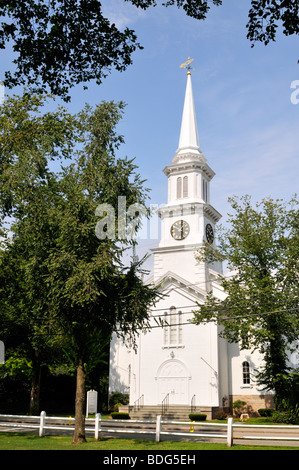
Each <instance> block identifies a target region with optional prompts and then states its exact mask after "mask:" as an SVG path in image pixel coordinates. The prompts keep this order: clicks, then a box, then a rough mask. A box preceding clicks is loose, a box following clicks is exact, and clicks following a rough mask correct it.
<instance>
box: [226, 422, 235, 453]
mask: <svg viewBox="0 0 299 470" xmlns="http://www.w3.org/2000/svg"><path fill="white" fill-rule="evenodd" d="M233 422H234V419H233V418H228V420H227V447H232V445H233Z"/></svg>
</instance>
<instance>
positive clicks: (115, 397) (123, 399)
mask: <svg viewBox="0 0 299 470" xmlns="http://www.w3.org/2000/svg"><path fill="white" fill-rule="evenodd" d="M120 403H121V404H122V405H127V404H128V403H129V396H128V395H125V394H124V393H121V392H114V393H113V394H112V395H111V397H110V398H109V409H110V410H112V411H115V410H114V407H115V405H116V404H120Z"/></svg>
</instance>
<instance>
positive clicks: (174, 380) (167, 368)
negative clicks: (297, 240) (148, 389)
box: [157, 360, 189, 405]
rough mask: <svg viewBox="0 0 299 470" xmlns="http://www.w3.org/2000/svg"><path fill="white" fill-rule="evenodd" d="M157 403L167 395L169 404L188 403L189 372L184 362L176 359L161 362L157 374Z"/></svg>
mask: <svg viewBox="0 0 299 470" xmlns="http://www.w3.org/2000/svg"><path fill="white" fill-rule="evenodd" d="M157 383H158V403H159V404H160V403H162V400H164V398H165V397H166V395H168V397H169V404H170V405H186V404H188V403H189V374H188V371H187V369H186V367H185V366H184V364H183V363H182V362H180V361H178V360H170V361H166V362H165V363H163V364H162V365H161V366H160V367H159V370H158V374H157Z"/></svg>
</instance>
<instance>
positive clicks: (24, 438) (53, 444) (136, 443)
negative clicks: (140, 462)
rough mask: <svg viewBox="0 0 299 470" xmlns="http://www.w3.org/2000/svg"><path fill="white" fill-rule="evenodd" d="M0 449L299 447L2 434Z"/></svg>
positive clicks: (238, 448)
mask: <svg viewBox="0 0 299 470" xmlns="http://www.w3.org/2000/svg"><path fill="white" fill-rule="evenodd" d="M0 450H30V451H33V450H100V451H113V450H118V451H132V452H135V451H147V452H154V453H157V452H159V451H165V450H168V451H200V450H298V447H289V446H282V447H280V446H262V445H234V446H233V447H231V448H228V447H227V445H226V443H223V444H215V443H206V442H177V441H162V442H159V443H156V442H155V441H154V440H145V439H115V438H105V439H101V440H99V441H95V440H94V439H93V438H88V439H87V442H86V443H84V444H80V445H74V444H72V436H54V435H52V436H45V437H38V435H37V434H31V433H17V432H1V433H0Z"/></svg>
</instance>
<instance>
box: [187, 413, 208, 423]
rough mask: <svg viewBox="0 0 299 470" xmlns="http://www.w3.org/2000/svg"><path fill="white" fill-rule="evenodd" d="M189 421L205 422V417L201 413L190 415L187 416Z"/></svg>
mask: <svg viewBox="0 0 299 470" xmlns="http://www.w3.org/2000/svg"><path fill="white" fill-rule="evenodd" d="M189 419H190V420H191V421H205V420H206V419H207V415H205V414H203V413H191V414H190V415H189Z"/></svg>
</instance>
